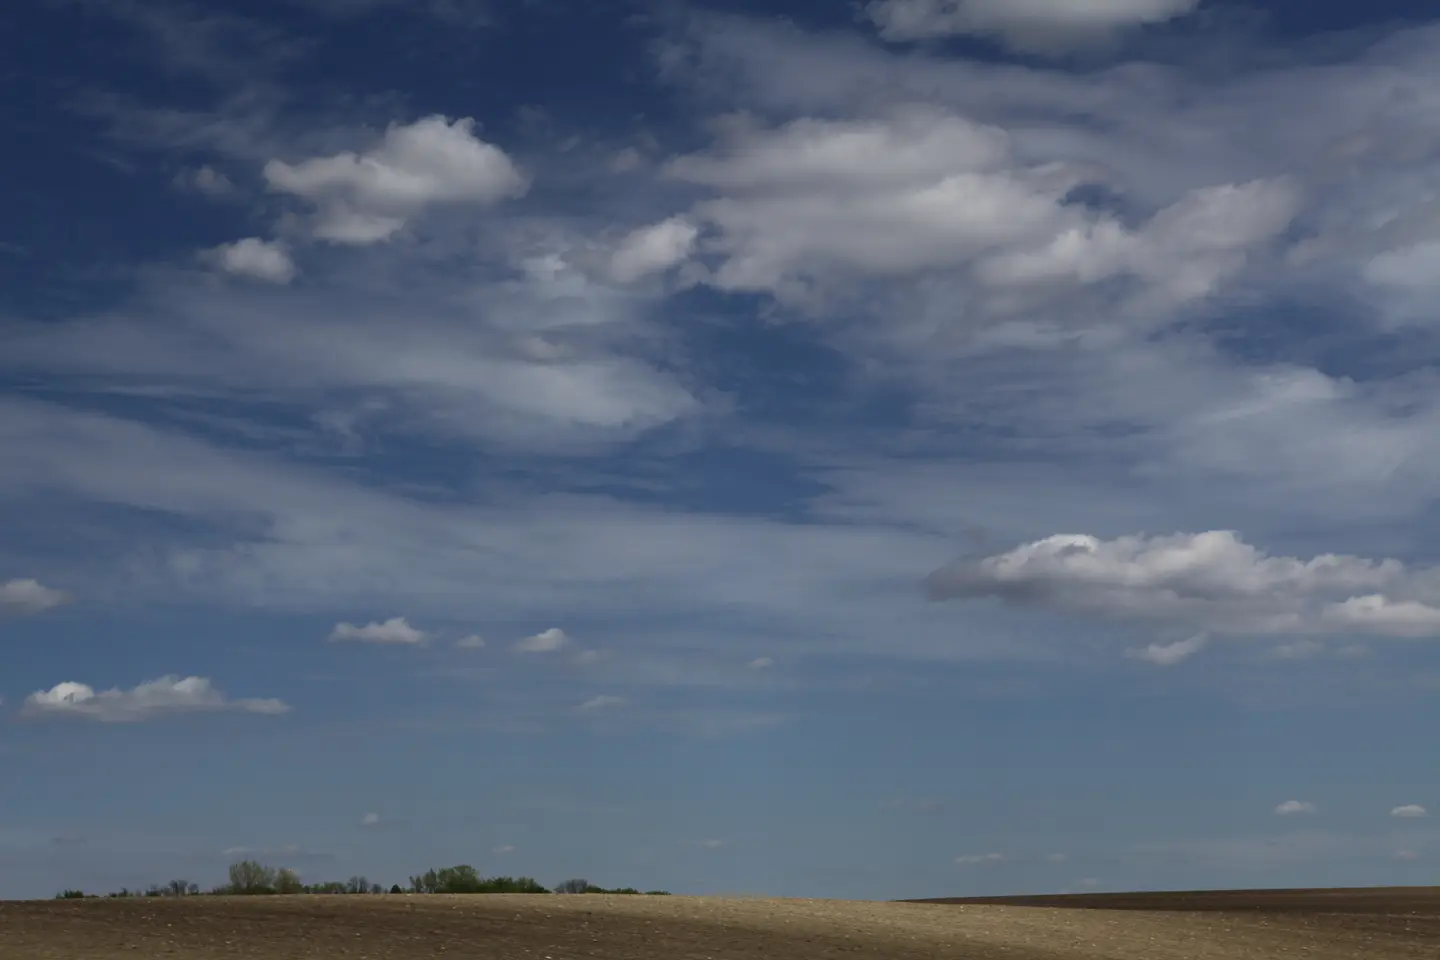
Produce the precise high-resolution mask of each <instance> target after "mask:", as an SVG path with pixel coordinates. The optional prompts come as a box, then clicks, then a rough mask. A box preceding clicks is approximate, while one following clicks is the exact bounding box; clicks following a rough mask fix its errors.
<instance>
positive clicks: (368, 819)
mask: <svg viewBox="0 0 1440 960" xmlns="http://www.w3.org/2000/svg"><path fill="white" fill-rule="evenodd" d="M380 822H381V821H380V814H378V813H367V814H365V816H363V817H361V818H360V826H362V827H378V826H380Z"/></svg>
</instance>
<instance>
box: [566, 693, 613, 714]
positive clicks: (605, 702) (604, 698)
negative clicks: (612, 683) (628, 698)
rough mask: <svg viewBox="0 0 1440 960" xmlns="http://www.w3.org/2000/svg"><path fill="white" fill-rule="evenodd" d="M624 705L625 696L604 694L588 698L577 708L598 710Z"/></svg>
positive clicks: (591, 710)
mask: <svg viewBox="0 0 1440 960" xmlns="http://www.w3.org/2000/svg"><path fill="white" fill-rule="evenodd" d="M624 705H625V698H624V697H612V696H610V695H608V694H603V695H601V696H598V697H591V698H590V699H589V700H586V701H585V702H584V703H582V704H580V706H578V707H576V709H577V710H584V711H587V712H593V711H596V710H609V709H611V708H613V707H623V706H624Z"/></svg>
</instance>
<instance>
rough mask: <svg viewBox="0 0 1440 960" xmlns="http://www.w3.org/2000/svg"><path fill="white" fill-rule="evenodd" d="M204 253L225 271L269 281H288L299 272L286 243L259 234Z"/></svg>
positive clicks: (282, 282) (281, 282) (283, 282)
mask: <svg viewBox="0 0 1440 960" xmlns="http://www.w3.org/2000/svg"><path fill="white" fill-rule="evenodd" d="M204 256H205V258H206V259H208V260H210V261H211V262H212V263H214V264H215V265H216V266H217V267H219V268H220V269H221V270H224V271H225V272H226V273H230V274H234V275H235V276H239V277H249V278H250V279H252V280H263V281H265V282H266V283H279V284H285V283H289V282H290V281H291V280H293V279H295V274H296V272H297V271H296V268H295V261H294V260H292V259H290V253H289V252H288V251H287V250H286V249H285V246H284V244H282V243H280V242H278V241H273V240H261V239H260V238H259V237H246V238H245V239H243V240H236V241H235V242H234V243H224V244H221V245H220V246H218V247H214V248H212V249H210V250H207V251H205V253H204Z"/></svg>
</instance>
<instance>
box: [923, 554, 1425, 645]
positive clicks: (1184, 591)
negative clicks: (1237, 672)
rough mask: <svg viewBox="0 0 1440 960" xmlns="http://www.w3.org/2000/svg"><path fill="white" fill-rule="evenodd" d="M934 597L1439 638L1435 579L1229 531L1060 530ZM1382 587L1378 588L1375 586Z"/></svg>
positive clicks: (1224, 626) (946, 585) (973, 569)
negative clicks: (1265, 543)
mask: <svg viewBox="0 0 1440 960" xmlns="http://www.w3.org/2000/svg"><path fill="white" fill-rule="evenodd" d="M929 587H930V590H931V592H932V596H934V597H936V598H939V599H951V598H959V597H986V596H988V597H999V598H1002V599H1004V600H1006V601H1008V602H1011V603H1016V604H1023V605H1034V606H1038V607H1048V608H1052V609H1057V610H1068V611H1077V612H1084V613H1090V614H1095V615H1101V616H1108V617H1115V618H1133V619H1161V620H1164V619H1170V620H1176V621H1184V622H1202V623H1204V624H1205V625H1206V626H1207V627H1208V628H1209V629H1212V630H1216V631H1223V632H1226V633H1232V634H1235V633H1240V634H1243V633H1252V634H1267V633H1303V632H1363V633H1367V634H1374V635H1384V636H1437V635H1440V615H1437V612H1436V610H1435V609H1433V608H1432V607H1431V606H1430V604H1429V603H1427V602H1426V601H1427V600H1434V601H1436V602H1440V574H1437V573H1436V571H1434V570H1433V569H1429V568H1425V569H1410V568H1407V567H1406V566H1405V565H1404V564H1403V563H1401V562H1399V561H1398V560H1393V559H1386V560H1371V559H1366V558H1363V557H1357V556H1349V555H1340V554H1323V555H1320V556H1316V557H1312V558H1310V559H1299V558H1296V557H1275V556H1268V555H1266V554H1265V553H1263V552H1261V551H1260V550H1258V549H1256V548H1255V547H1253V546H1251V545H1249V544H1247V543H1245V542H1244V541H1243V540H1241V539H1240V537H1239V536H1238V535H1237V534H1236V533H1234V532H1233V531H1226V530H1212V531H1209V532H1206V533H1198V534H1173V535H1170V536H1156V537H1145V536H1125V537H1117V538H1115V539H1113V540H1102V539H1100V538H1098V537H1093V536H1086V535H1071V534H1061V535H1055V536H1051V537H1046V538H1045V539H1043V540H1038V541H1035V542H1033V543H1028V544H1024V545H1022V546H1019V547H1016V548H1015V549H1013V550H1011V551H1009V552H1006V553H1002V554H996V555H994V556H990V557H987V558H984V559H982V560H979V561H976V562H966V563H961V564H956V565H952V566H950V567H947V568H945V569H942V570H940V571H937V572H936V573H935V574H932V575H931V577H930V580H929ZM1382 591H1383V592H1382Z"/></svg>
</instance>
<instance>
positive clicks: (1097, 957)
mask: <svg viewBox="0 0 1440 960" xmlns="http://www.w3.org/2000/svg"><path fill="white" fill-rule="evenodd" d="M1022 902H1023V903H1025V904H1029V905H1023V906H1015V905H1004V906H1001V905H994V904H993V903H987V904H977V903H974V902H965V903H953V902H952V903H933V902H929V903H870V902H842V901H823V900H727V899H708V898H701V897H623V896H603V895H585V896H529V897H526V896H497V895H486V896H471V897H444V896H426V897H407V896H383V897H263V898H225V897H195V898H185V899H179V900H162V899H142V900H86V901H34V902H23V903H18V902H17V903H0V957H3V958H5V960H118V958H121V957H125V958H136V960H140V958H144V960H150V958H172V960H234V958H241V957H247V958H257V960H258V958H266V960H320V958H325V960H331V958H357V960H358V958H367V960H388V958H396V960H399V958H405V960H433V958H436V957H446V958H453V960H469V958H474V960H480V958H485V960H512V958H513V960H521V958H525V960H547V958H548V960H578V958H594V957H601V958H609V960H761V958H764V960H840V958H844V960H862V958H872V957H873V958H882V957H883V958H887V960H921V958H925V960H940V958H957V960H962V958H963V960H1102V958H1104V960H1126V958H1133V960H1268V958H1290V957H1295V958H1300V957H1305V958H1309V960H1342V958H1343V960H1352V958H1367V960H1388V958H1397V960H1398V958H1410V960H1420V958H1426V960H1434V958H1435V957H1437V956H1440V890H1433V891H1432V890H1391V891H1380V890H1360V891H1315V892H1295V891H1284V892H1256V893H1246V892H1228V893H1195V894H1159V895H1156V894H1129V895H1095V896H1085V897H1070V898H1041V899H1040V900H1036V899H1029V900H1025V901H1022ZM1009 903H1011V904H1013V903H1016V901H1013V900H1012V901H1009ZM1077 908H1078V909H1077Z"/></svg>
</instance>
